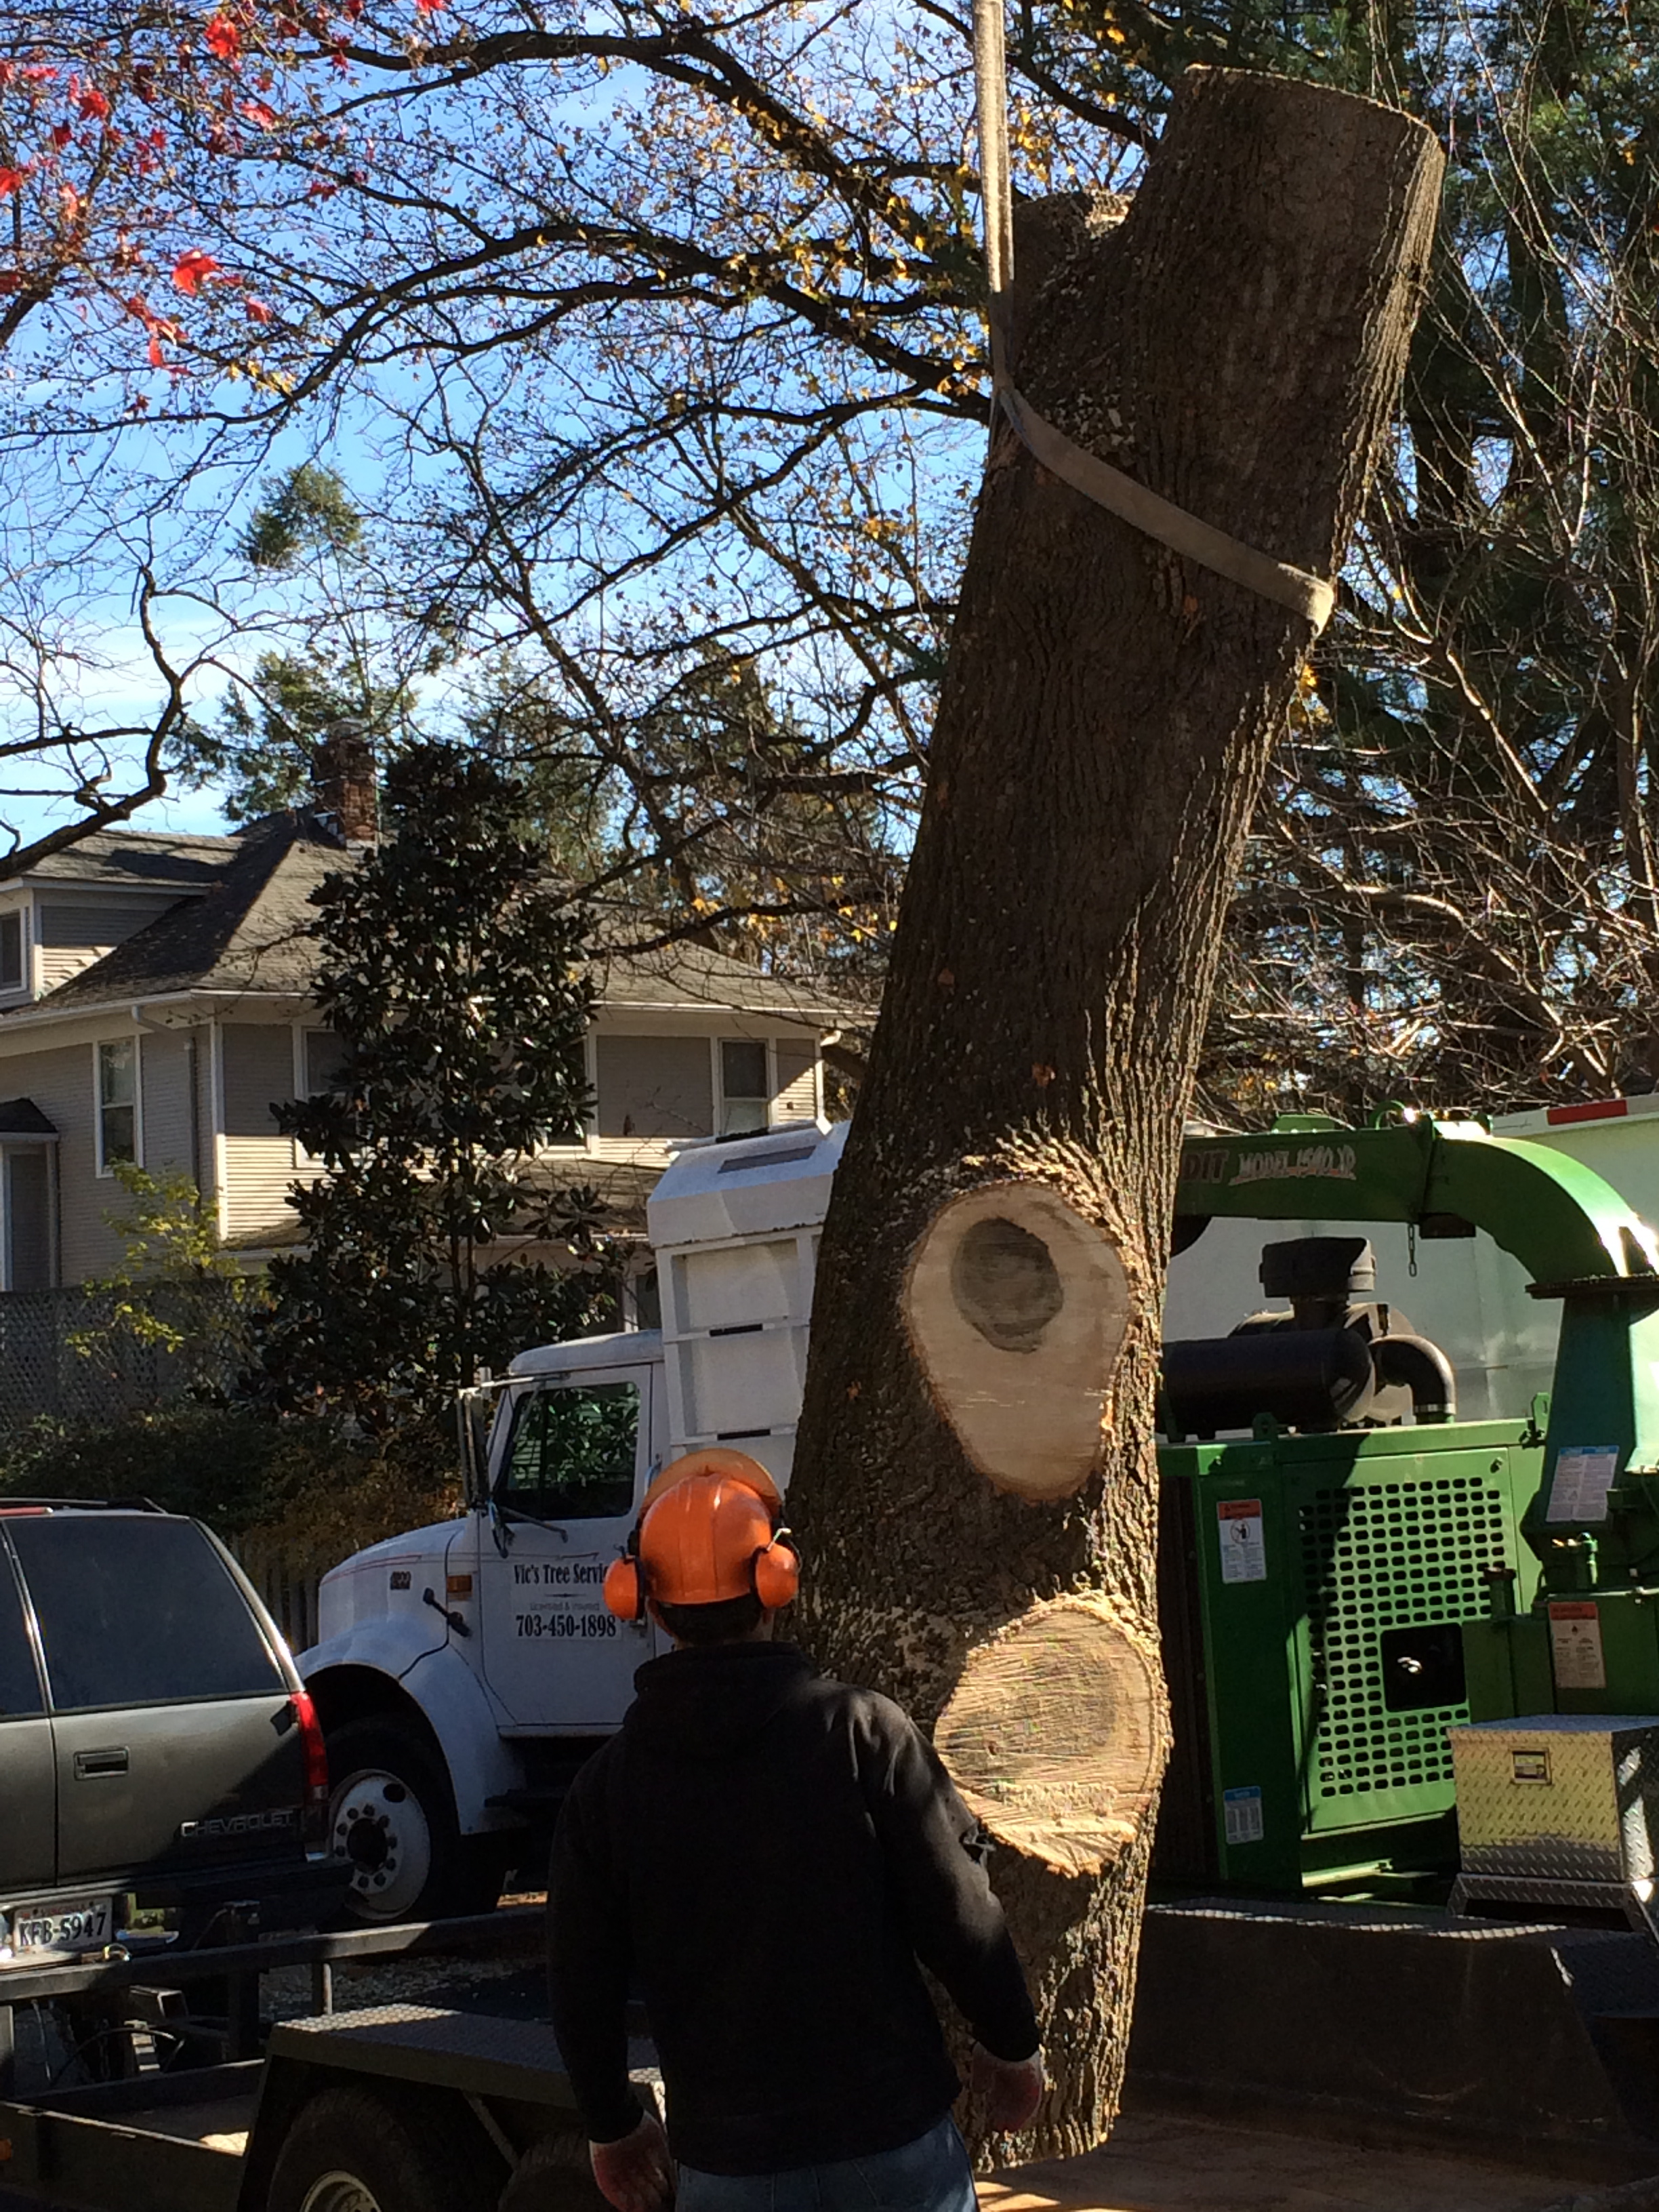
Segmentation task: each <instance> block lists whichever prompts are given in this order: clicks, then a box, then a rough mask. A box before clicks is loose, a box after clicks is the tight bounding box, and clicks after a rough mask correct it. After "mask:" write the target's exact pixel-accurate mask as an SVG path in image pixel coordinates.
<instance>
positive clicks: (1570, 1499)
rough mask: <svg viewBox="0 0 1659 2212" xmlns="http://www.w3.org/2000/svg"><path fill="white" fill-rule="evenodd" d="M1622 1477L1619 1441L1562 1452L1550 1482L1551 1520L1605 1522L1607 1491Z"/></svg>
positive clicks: (1548, 1516) (1583, 1446)
mask: <svg viewBox="0 0 1659 2212" xmlns="http://www.w3.org/2000/svg"><path fill="white" fill-rule="evenodd" d="M1618 1476H1619V1447H1618V1445H1617V1444H1577V1445H1575V1446H1574V1447H1573V1448H1572V1449H1571V1450H1568V1451H1563V1452H1562V1453H1560V1454H1559V1456H1558V1458H1557V1460H1556V1462H1555V1475H1554V1479H1553V1481H1552V1482H1551V1484H1550V1510H1549V1512H1548V1513H1547V1516H1545V1517H1546V1518H1547V1520H1551V1521H1605V1520H1606V1519H1607V1492H1608V1491H1610V1490H1611V1489H1612V1487H1613V1484H1614V1482H1615V1481H1616V1480H1618Z"/></svg>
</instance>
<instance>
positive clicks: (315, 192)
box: [306, 177, 340, 200]
mask: <svg viewBox="0 0 1659 2212" xmlns="http://www.w3.org/2000/svg"><path fill="white" fill-rule="evenodd" d="M339 189H340V187H339V186H338V185H331V184H330V183H329V181H328V179H326V178H325V177H313V179H312V180H311V182H310V183H309V184H308V185H307V186H306V197H307V199H308V200H331V199H332V198H333V197H334V195H335V193H336V192H337V191H339Z"/></svg>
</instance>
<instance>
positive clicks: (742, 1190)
mask: <svg viewBox="0 0 1659 2212" xmlns="http://www.w3.org/2000/svg"><path fill="white" fill-rule="evenodd" d="M847 1128H848V1124H847V1123H845V1122H842V1123H840V1124H838V1125H837V1126H836V1127H834V1128H830V1127H828V1126H827V1125H826V1124H823V1123H814V1122H809V1123H806V1124H805V1125H804V1126H802V1127H794V1128H789V1129H779V1130H774V1131H772V1132H771V1133H769V1134H768V1135H765V1136H760V1137H753V1138H749V1139H744V1140H742V1141H738V1142H732V1141H730V1140H728V1141H726V1142H723V1143H720V1144H706V1145H695V1146H687V1147H686V1149H685V1150H684V1151H683V1152H679V1153H678V1155H677V1156H676V1158H675V1159H674V1160H673V1162H672V1163H671V1165H670V1166H669V1168H668V1169H667V1170H666V1171H665V1174H664V1176H663V1178H662V1181H661V1182H659V1184H658V1185H657V1188H656V1190H655V1191H654V1193H653V1194H652V1197H651V1199H650V1200H649V1202H648V1203H647V1207H646V1221H647V1230H648V1233H649V1236H650V1238H651V1243H652V1244H653V1247H654V1249H655V1251H656V1255H657V1285H658V1290H659V1296H660V1298H661V1302H662V1343H663V1364H664V1370H665V1383H666V1388H667V1397H668V1449H669V1452H670V1455H671V1456H674V1457H678V1455H680V1454H681V1453H682V1452H688V1451H693V1450H695V1449H696V1448H697V1447H698V1446H699V1445H702V1444H730V1445H732V1446H733V1447H735V1448H736V1449H739V1450H742V1451H746V1452H748V1453H750V1455H752V1456H753V1457H754V1458H756V1459H757V1460H759V1461H760V1462H761V1464H762V1465H763V1467H764V1468H766V1469H767V1471H768V1473H769V1474H770V1475H771V1476H772V1477H773V1479H774V1480H775V1482H776V1483H777V1484H778V1486H779V1487H780V1489H784V1488H787V1486H788V1481H789V1470H790V1464H791V1462H792V1460H793V1455H794V1449H795V1424H796V1421H797V1420H798V1419H799V1414H800V1401H801V1391H802V1389H803V1388H804V1386H805V1381H806V1331H807V1323H808V1321H809V1319H810V1317H811V1310H812V1286H813V1280H814V1277H815V1273H816V1270H817V1242H818V1232H819V1230H820V1228H821V1226H822V1225H823V1216H824V1211H825V1209H826V1207H827V1206H829V1186H830V1182H831V1179H832V1177H833V1176H834V1174H835V1170H836V1162H837V1161H838V1160H839V1159H840V1158H841V1153H842V1146H843V1145H844V1144H845V1142H846V1139H847ZM514 1371H515V1372H516V1371H517V1370H516V1368H515V1370H514Z"/></svg>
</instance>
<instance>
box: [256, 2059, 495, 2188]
mask: <svg viewBox="0 0 1659 2212" xmlns="http://www.w3.org/2000/svg"><path fill="white" fill-rule="evenodd" d="M484 2163H485V2161H484V2160H483V2159H481V2158H478V2157H476V2156H474V2157H471V2158H468V2157H466V2156H465V2154H463V2152H462V2150H461V2149H460V2148H459V2147H458V2146H457V2145H456V2144H455V2142H453V2139H452V2138H451V2137H450V2136H447V2134H446V2132H445V2130H444V2128H443V2126H442V2124H441V2121H440V2120H439V2119H437V2118H432V2117H427V2116H424V2115H418V2114H416V2113H413V2112H404V2111H402V2110H399V2109H398V2107H397V2106H393V2105H392V2104H391V2103H389V2102H388V2101H387V2100H385V2099H383V2098H380V2097H376V2096H373V2095H371V2094H370V2093H369V2092H368V2090H365V2089H325V2090H323V2091H322V2092H321V2093H319V2095H317V2096H315V2097H313V2098H312V2099H311V2100H310V2101H309V2102H308V2103H307V2104H305V2105H302V2106H301V2107H300V2111H299V2113H298V2115H297V2117H296V2118H295V2121H294V2123H293V2124H292V2126H291V2127H290V2128H289V2131H288V2136H287V2138H286V2140H285V2141H284V2142H283V2148H282V2149H281V2151H280V2152H279V2153H278V2154H277V2159H276V2171H275V2172H273V2173H272V2175H271V2178H270V2195H269V2197H267V2198H266V2200H265V2201H266V2204H267V2207H268V2212H490V2208H491V2207H492V2206H493V2205H494V2203H495V2184H494V2183H493V2181H491V2180H489V2179H487V2178H486V2177H485V2176H484V2175H483V2174H481V2173H480V2172H478V2171H477V2169H478V2168H479V2167H480V2166H483V2165H484ZM497 2171H498V2172H499V2166H497Z"/></svg>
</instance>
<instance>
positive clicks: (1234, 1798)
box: [1221, 1783, 1266, 1844]
mask: <svg viewBox="0 0 1659 2212" xmlns="http://www.w3.org/2000/svg"><path fill="white" fill-rule="evenodd" d="M1221 1817H1222V1819H1223V1820H1225V1823H1226V1826H1227V1841H1228V1842H1229V1843H1230V1844H1259V1843H1260V1842H1261V1838H1262V1836H1263V1835H1264V1834H1265V1833H1266V1829H1265V1827H1264V1826H1263V1823H1262V1819H1261V1790H1260V1788H1259V1787H1258V1786H1257V1785H1256V1784H1254V1783H1252V1784H1250V1786H1249V1788H1248V1789H1245V1790H1223V1791H1222V1793H1221Z"/></svg>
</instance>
